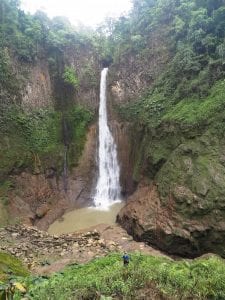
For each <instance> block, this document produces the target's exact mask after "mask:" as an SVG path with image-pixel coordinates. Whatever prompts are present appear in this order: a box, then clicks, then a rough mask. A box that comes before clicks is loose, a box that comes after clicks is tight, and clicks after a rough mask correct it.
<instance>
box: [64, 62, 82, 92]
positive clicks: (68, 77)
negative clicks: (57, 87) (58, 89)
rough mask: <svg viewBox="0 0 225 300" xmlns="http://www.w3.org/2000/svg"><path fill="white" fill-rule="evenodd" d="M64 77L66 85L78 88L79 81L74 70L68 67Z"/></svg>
mask: <svg viewBox="0 0 225 300" xmlns="http://www.w3.org/2000/svg"><path fill="white" fill-rule="evenodd" d="M62 77H63V80H64V82H65V83H67V84H70V85H72V86H73V87H74V88H77V87H78V85H79V80H78V78H77V75H76V73H75V71H74V69H73V68H71V67H68V66H66V67H65V71H64V73H63V75H62Z"/></svg>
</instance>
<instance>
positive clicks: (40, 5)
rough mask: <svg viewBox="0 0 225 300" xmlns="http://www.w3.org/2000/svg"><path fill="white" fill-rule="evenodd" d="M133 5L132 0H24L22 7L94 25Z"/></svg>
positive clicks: (74, 22)
mask: <svg viewBox="0 0 225 300" xmlns="http://www.w3.org/2000/svg"><path fill="white" fill-rule="evenodd" d="M130 7H131V0H22V9H24V10H25V11H29V12H31V13H34V12H35V11H36V10H38V9H41V10H43V11H45V12H46V13H47V14H48V16H49V17H54V16H65V17H67V18H68V19H69V20H70V22H71V23H72V24H75V25H76V24H78V23H79V22H81V23H83V24H85V25H90V26H94V25H96V24H99V23H101V22H102V21H103V20H104V19H105V17H107V16H112V17H117V16H119V15H121V14H122V13H123V12H126V11H128V10H129V9H130Z"/></svg>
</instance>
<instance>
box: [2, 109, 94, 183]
mask: <svg viewBox="0 0 225 300" xmlns="http://www.w3.org/2000/svg"><path fill="white" fill-rule="evenodd" d="M63 118H64V119H66V120H67V123H69V132H70V133H69V134H70V137H69V143H70V144H71V145H70V148H69V149H71V151H72V152H71V153H72V154H73V157H72V156H71V165H74V164H76V162H77V160H78V158H79V156H80V154H81V151H82V149H83V146H84V141H85V136H86V129H87V125H88V124H89V122H90V121H91V118H92V114H91V112H90V111H89V110H87V109H84V108H82V107H79V106H74V107H71V108H70V111H68V113H65V115H64V116H62V113H60V112H57V111H54V110H50V109H39V110H36V111H32V112H24V111H23V110H21V109H20V108H18V107H14V108H13V109H11V110H9V111H8V113H7V114H5V116H4V119H2V123H1V124H0V128H1V134H0V136H1V142H0V145H1V147H0V158H1V160H0V169H1V171H0V178H1V179H4V178H6V177H7V175H8V174H10V173H11V172H16V171H18V170H23V169H25V168H30V169H31V170H32V171H33V172H40V171H44V170H46V169H47V168H49V167H54V168H55V169H56V170H57V172H58V174H59V173H60V172H61V170H62V165H63V151H64V139H63V132H62V122H63V121H62V120H63Z"/></svg>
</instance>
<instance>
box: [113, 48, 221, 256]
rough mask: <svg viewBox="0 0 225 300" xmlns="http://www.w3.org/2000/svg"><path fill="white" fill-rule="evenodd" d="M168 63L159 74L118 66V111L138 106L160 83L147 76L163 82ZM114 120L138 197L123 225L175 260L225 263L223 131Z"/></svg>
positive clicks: (142, 65) (125, 172)
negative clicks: (205, 257)
mask: <svg viewBox="0 0 225 300" xmlns="http://www.w3.org/2000/svg"><path fill="white" fill-rule="evenodd" d="M158 46H159V45H158ZM161 47H162V45H161ZM162 49H163V48H162ZM166 57H168V56H167V55H166V54H165V52H164V54H163V55H161V57H160V58H162V60H161V64H160V65H159V67H157V66H156V65H155V64H151V60H150V59H149V60H148V61H145V60H142V62H140V61H138V58H137V60H135V59H134V57H133V56H132V55H131V56H130V57H129V58H128V57H126V59H124V60H123V61H122V62H121V65H120V66H119V65H114V66H113V68H112V72H111V78H110V80H111V85H110V87H111V93H110V103H111V104H112V107H118V106H119V107H120V105H121V104H122V105H123V104H124V103H127V102H132V101H135V100H137V98H138V97H139V96H140V95H141V94H142V93H143V92H144V91H146V88H147V87H151V84H152V83H153V82H154V80H153V81H152V83H151V81H148V80H147V81H146V80H145V79H144V78H146V76H144V74H145V75H146V74H147V73H154V74H155V76H153V78H155V77H157V75H158V74H159V73H160V71H161V70H162V69H163V66H164V64H165V63H166ZM160 58H159V59H160ZM163 58H164V60H163ZM156 61H157V59H156ZM123 62H126V63H124V64H123ZM143 76H144V77H143ZM115 111H116V110H114V113H115ZM112 114H113V113H112ZM113 117H114V118H117V120H118V128H122V130H121V132H120V138H119V139H117V141H118V149H119V156H120V160H121V166H122V183H123V186H124V190H125V194H126V192H127V194H129V192H128V190H129V188H128V189H126V183H127V182H130V183H132V189H133V190H134V189H135V187H136V186H137V188H136V192H135V193H134V194H133V195H131V196H130V197H129V198H128V200H127V205H126V206H125V208H124V209H122V211H121V213H120V214H119V216H118V222H119V223H120V224H121V225H122V226H123V227H124V228H125V229H126V230H127V231H128V232H129V233H130V234H132V235H133V236H134V237H135V238H136V239H137V240H142V241H145V242H147V243H149V244H150V245H154V246H156V247H159V248H160V249H162V250H164V251H167V252H169V253H172V254H178V255H181V256H189V257H194V256H197V255H200V254H202V253H205V252H210V251H211V252H215V253H218V254H220V255H221V256H223V257H224V256H225V253H224V245H225V244H224V234H225V226H224V220H225V197H224V195H225V185H224V182H225V167H224V161H223V157H224V155H223V152H224V142H223V141H224V139H223V135H220V134H219V131H218V130H217V129H215V128H216V126H215V128H214V127H213V126H212V125H210V126H209V127H207V126H204V125H201V126H200V125H199V126H188V125H185V124H184V125H181V124H179V123H172V122H166V121H164V122H162V123H161V125H160V126H158V127H154V126H153V127H154V128H147V127H144V126H142V125H141V124H140V125H138V124H135V125H133V124H132V123H128V122H125V123H124V122H123V120H121V119H120V118H119V117H117V116H116V114H114V116H113ZM218 126H219V125H218ZM218 128H219V127H218ZM125 153H126V155H125ZM128 162H129V163H128ZM123 178H126V180H125V182H126V183H125V182H124V179H123Z"/></svg>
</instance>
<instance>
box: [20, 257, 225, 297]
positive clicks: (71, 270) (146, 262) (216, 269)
mask: <svg viewBox="0 0 225 300" xmlns="http://www.w3.org/2000/svg"><path fill="white" fill-rule="evenodd" d="M25 282H26V285H27V287H28V294H29V297H30V299H52V300H53V299H57V300H60V299H98V297H99V296H100V295H102V297H103V296H105V297H107V296H108V297H110V296H111V297H117V298H122V297H123V299H138V295H140V293H141V294H144V295H146V297H147V296H148V297H149V299H150V298H151V296H152V295H153V294H154V295H164V296H167V297H168V298H171V299H181V297H182V299H218V300H219V299H223V298H224V297H225V288H224V286H225V263H224V261H223V260H222V259H220V258H219V257H216V256H211V257H209V258H201V259H197V260H194V261H191V262H190V261H178V262H174V261H172V260H168V259H166V258H163V257H153V256H145V255H141V254H139V253H136V254H133V255H132V261H131V263H130V265H129V266H128V267H127V268H126V267H124V266H123V265H122V262H121V256H120V255H119V254H110V255H108V256H107V257H104V258H100V259H95V260H94V261H92V262H90V263H88V264H85V265H74V266H71V267H68V268H66V269H65V270H64V271H62V272H60V273H56V274H54V275H52V276H50V277H49V278H48V279H43V278H39V277H34V278H28V280H25ZM145 293H146V294H145ZM46 297H47V298H46ZM15 299H20V296H19V293H18V294H17V296H16V297H15ZM109 299H112V298H109Z"/></svg>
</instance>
